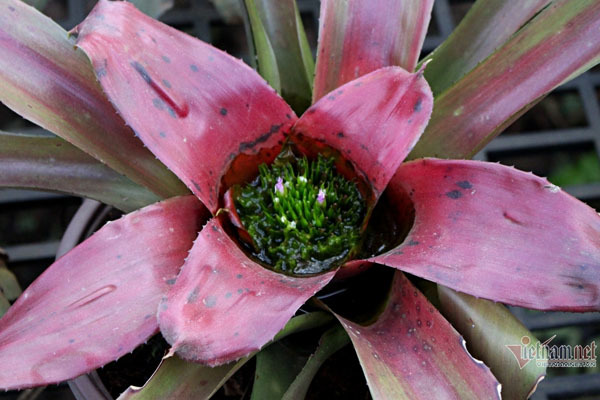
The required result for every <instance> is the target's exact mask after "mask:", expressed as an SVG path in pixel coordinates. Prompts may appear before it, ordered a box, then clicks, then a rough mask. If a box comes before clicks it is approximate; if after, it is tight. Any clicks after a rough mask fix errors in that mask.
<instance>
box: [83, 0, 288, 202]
mask: <svg viewBox="0 0 600 400" xmlns="http://www.w3.org/2000/svg"><path fill="white" fill-rule="evenodd" d="M78 30H79V36H78V39H77V44H78V46H79V47H81V48H82V49H83V50H84V51H85V52H86V54H87V55H88V56H89V57H90V59H91V60H92V64H93V65H94V67H95V69H96V71H97V75H98V77H99V80H100V84H101V85H102V88H103V89H104V91H105V92H106V93H107V95H108V97H109V98H110V100H111V101H112V103H113V104H114V105H115V107H116V108H117V110H118V111H119V113H120V114H121V116H122V117H123V118H124V120H125V121H126V122H127V124H128V125H130V126H131V127H132V128H133V129H134V130H135V132H136V133H137V135H138V136H139V138H140V139H141V140H142V141H143V142H144V144H145V145H146V146H147V147H148V148H149V149H150V151H152V152H153V153H154V154H155V155H156V156H157V157H158V158H159V159H160V160H161V161H162V162H163V163H164V164H165V165H167V166H168V167H169V168H170V169H171V170H172V171H173V172H174V173H175V174H176V175H177V176H178V177H179V178H180V179H181V180H182V181H183V182H184V183H185V184H186V185H187V186H188V188H189V189H190V190H191V191H192V192H193V193H194V194H196V195H197V196H198V198H200V199H201V200H202V202H203V203H204V204H205V205H206V206H207V207H208V208H209V209H210V210H211V211H212V212H215V211H216V210H217V209H218V202H219V197H220V196H221V193H220V191H221V187H220V186H221V178H222V177H223V175H224V174H225V172H226V171H227V170H228V169H229V167H230V165H231V162H232V160H233V159H235V158H236V156H238V155H239V154H241V153H244V154H249V155H254V154H257V153H258V152H259V151H260V150H261V149H265V148H271V147H276V146H277V145H278V142H279V141H281V140H282V139H283V135H284V133H286V132H287V131H289V128H290V127H291V125H292V124H293V123H294V121H295V120H296V116H295V114H294V112H293V111H292V110H291V108H290V107H289V106H288V105H287V104H286V103H285V102H284V101H283V99H281V97H279V96H278V95H277V94H276V93H275V92H274V91H273V89H272V88H270V87H269V86H268V85H267V84H266V82H265V81H264V80H263V79H262V78H261V77H260V76H259V75H258V74H256V72H254V71H253V70H252V69H251V68H249V67H248V66H247V65H245V64H244V63H242V62H241V61H240V60H238V59H236V58H234V57H231V56H229V55H228V54H226V53H225V52H223V51H220V50H218V49H216V48H214V47H212V46H210V45H208V44H206V43H203V42H201V41H200V40H198V39H196V38H193V37H191V36H188V35H187V34H185V33H182V32H180V31H178V30H176V29H174V28H171V27H169V26H167V25H164V24H162V23H160V22H158V21H155V20H153V19H151V18H149V17H148V16H146V15H144V14H142V13H141V12H139V11H137V10H136V9H135V8H134V7H132V6H131V5H128V4H127V3H125V2H109V1H102V2H100V3H98V4H97V5H96V7H95V8H94V10H93V11H92V13H91V14H90V15H89V16H88V18H87V19H86V20H85V21H84V22H83V23H81V24H80V25H79V27H78Z"/></svg>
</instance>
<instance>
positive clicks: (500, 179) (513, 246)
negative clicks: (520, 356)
mask: <svg viewBox="0 0 600 400" xmlns="http://www.w3.org/2000/svg"><path fill="white" fill-rule="evenodd" d="M388 193H389V194H390V196H392V199H396V200H397V201H395V202H394V201H392V202H391V204H394V203H396V204H405V203H401V201H402V200H404V201H406V199H407V198H409V199H410V202H412V204H413V206H414V209H415V222H414V225H413V227H412V230H411V231H410V232H409V234H408V236H407V238H406V239H405V241H404V243H402V244H401V245H400V246H398V247H396V248H395V249H392V250H390V251H389V252H387V253H385V254H382V255H379V256H376V257H373V258H372V259H371V261H373V262H378V263H381V264H385V265H389V266H393V267H395V268H398V269H401V270H403V271H406V272H410V273H412V274H415V275H417V276H420V277H423V278H425V279H428V280H431V281H434V282H437V283H440V284H442V285H444V286H449V287H451V288H453V289H455V290H458V291H461V292H464V293H468V294H471V295H473V296H477V297H483V298H486V299H490V300H494V301H500V302H503V303H508V304H514V305H518V306H521V307H527V308H535V309H541V310H565V311H593V310H600V296H599V293H600V215H598V213H597V212H596V211H595V210H593V209H592V208H590V207H589V206H587V205H586V204H584V203H582V202H580V201H579V200H576V199H575V198H573V197H571V196H570V195H568V194H566V193H565V192H563V191H562V190H560V188H559V187H557V186H555V185H552V184H550V183H549V182H548V181H547V180H545V179H542V178H539V177H536V176H534V175H533V174H530V173H525V172H521V171H518V170H516V169H514V168H510V167H505V166H503V165H500V164H495V163H487V162H480V161H464V160H463V161H460V160H437V159H424V160H416V161H411V162H409V163H405V164H402V166H401V167H400V168H399V169H398V171H397V172H396V175H395V176H394V179H392V181H391V182H390V185H389V186H388ZM482 227H483V228H482Z"/></svg>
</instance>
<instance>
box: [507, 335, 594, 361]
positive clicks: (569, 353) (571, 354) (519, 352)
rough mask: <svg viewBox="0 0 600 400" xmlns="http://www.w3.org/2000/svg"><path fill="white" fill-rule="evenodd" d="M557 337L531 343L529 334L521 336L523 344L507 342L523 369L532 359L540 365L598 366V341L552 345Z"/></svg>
mask: <svg viewBox="0 0 600 400" xmlns="http://www.w3.org/2000/svg"><path fill="white" fill-rule="evenodd" d="M555 337H556V335H554V336H552V337H551V338H550V339H548V340H546V341H545V342H543V343H540V342H538V341H535V343H534V344H532V343H531V338H530V337H529V336H523V337H522V338H521V344H507V345H506V347H507V348H508V350H510V352H511V353H512V354H513V356H515V358H516V360H517V362H518V363H519V368H521V369H523V368H525V366H526V365H527V364H529V363H530V362H531V361H535V363H536V365H537V366H538V367H549V368H551V367H587V368H594V367H595V366H596V341H595V340H594V341H592V342H590V343H589V344H588V345H585V346H584V345H576V346H571V345H560V346H559V345H550V342H552V340H553V339H554V338H555Z"/></svg>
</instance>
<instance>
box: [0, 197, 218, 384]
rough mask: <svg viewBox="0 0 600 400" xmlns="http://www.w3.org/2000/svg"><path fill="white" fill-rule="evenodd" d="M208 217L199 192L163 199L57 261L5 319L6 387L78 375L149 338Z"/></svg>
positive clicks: (1, 378) (0, 380) (1, 343)
mask: <svg viewBox="0 0 600 400" xmlns="http://www.w3.org/2000/svg"><path fill="white" fill-rule="evenodd" d="M207 214H208V213H207V211H206V208H204V207H203V206H202V204H201V203H200V202H199V201H198V199H196V198H195V197H194V196H186V197H175V198H172V199H170V200H166V201H164V202H161V203H156V204H153V205H150V206H148V207H145V208H143V209H141V210H139V211H135V212H133V213H131V214H128V215H126V216H125V217H123V218H121V219H120V220H118V221H114V222H111V223H109V224H107V225H106V226H104V227H103V228H101V229H100V230H99V231H98V232H96V233H95V234H94V235H92V236H91V237H90V238H89V239H87V240H86V241H85V242H83V243H82V244H80V245H79V246H77V247H76V248H74V249H73V250H71V251H70V252H69V253H67V254H66V255H64V256H63V257H61V258H60V259H59V260H58V261H56V262H55V263H54V264H53V265H52V266H50V267H49V269H48V270H47V271H46V272H44V273H43V274H42V275H41V276H40V277H39V278H38V279H37V280H36V281H35V282H34V283H32V284H31V285H30V286H29V288H27V290H26V291H25V292H24V293H23V294H22V295H21V297H20V298H19V299H18V300H17V302H16V303H15V304H14V305H13V306H12V307H11V308H10V310H9V311H8V312H7V313H6V315H4V317H3V318H2V319H0V363H1V364H2V365H3V366H4V368H2V370H1V371H0V387H1V388H4V389H15V388H24V387H29V386H35V385H45V384H50V383H55V382H60V381H64V380H67V379H71V378H73V377H76V376H78V375H81V374H83V373H85V372H88V371H90V370H93V369H95V368H98V367H100V366H102V365H104V364H106V363H108V362H110V361H113V360H114V359H116V358H119V357H120V356H122V355H124V354H126V353H128V352H130V351H132V350H133V349H134V348H135V347H136V346H137V345H138V344H140V343H143V342H144V341H145V340H147V339H148V337H150V336H151V335H152V334H154V333H155V332H156V331H157V328H158V325H157V321H156V310H157V306H158V303H159V302H160V299H161V298H162V296H164V295H165V294H166V293H167V291H168V288H169V286H170V285H172V284H173V283H174V282H175V279H176V276H177V273H178V272H179V269H180V267H181V265H183V262H184V259H185V257H186V256H187V254H188V250H189V248H190V247H191V245H192V242H193V240H194V238H195V237H196V235H197V232H198V230H199V227H200V226H202V225H201V224H202V222H203V221H204V220H205V218H206V217H207ZM8 366H10V367H8Z"/></svg>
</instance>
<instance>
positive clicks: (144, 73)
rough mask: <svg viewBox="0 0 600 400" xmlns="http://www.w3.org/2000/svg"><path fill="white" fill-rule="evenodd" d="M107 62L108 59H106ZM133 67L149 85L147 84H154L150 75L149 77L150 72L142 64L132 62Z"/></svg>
mask: <svg viewBox="0 0 600 400" xmlns="http://www.w3.org/2000/svg"><path fill="white" fill-rule="evenodd" d="M105 60H106V59H105ZM131 66H132V67H133V68H134V69H135V70H136V71H137V73H138V74H140V76H141V77H142V79H143V80H144V81H145V82H146V83H147V84H151V83H152V78H150V75H148V71H146V68H144V67H143V66H142V64H140V63H139V62H137V61H132V62H131Z"/></svg>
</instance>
